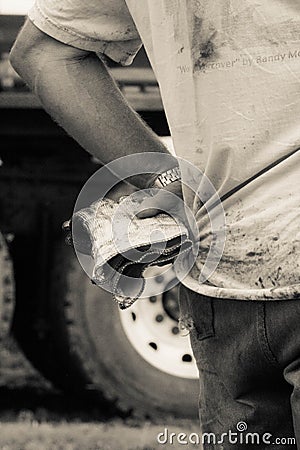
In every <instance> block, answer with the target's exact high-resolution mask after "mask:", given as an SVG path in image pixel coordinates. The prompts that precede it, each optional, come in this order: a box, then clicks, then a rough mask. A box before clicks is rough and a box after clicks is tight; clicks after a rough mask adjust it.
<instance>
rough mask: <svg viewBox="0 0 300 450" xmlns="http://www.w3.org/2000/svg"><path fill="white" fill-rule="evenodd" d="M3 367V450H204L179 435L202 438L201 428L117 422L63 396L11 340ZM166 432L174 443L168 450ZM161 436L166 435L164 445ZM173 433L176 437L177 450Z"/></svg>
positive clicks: (0, 359)
mask: <svg viewBox="0 0 300 450" xmlns="http://www.w3.org/2000/svg"><path fill="white" fill-rule="evenodd" d="M0 363H1V365H0V369H1V371H0V450H156V449H170V450H171V449H172V450H177V449H178V450H179V449H182V448H184V449H192V448H193V449H195V448H197V449H200V448H201V446H200V445H192V444H190V445H183V444H179V443H178V442H177V441H176V439H177V436H178V434H179V433H185V434H186V435H187V436H189V435H190V433H197V434H199V427H198V423H196V422H191V421H183V420H178V419H177V420H174V419H170V418H169V419H165V420H163V419H160V420H157V423H153V421H152V422H150V421H145V420H137V419H132V418H130V417H123V418H121V417H116V415H115V414H114V413H113V412H112V411H107V410H105V411H103V409H101V407H99V405H96V404H94V403H93V402H91V400H88V399H85V400H83V399H78V398H76V396H75V397H74V396H70V397H66V396H65V395H62V394H61V393H59V392H58V391H56V390H55V389H53V387H52V386H51V384H50V383H48V382H47V381H46V380H45V379H43V378H42V377H41V376H40V375H39V373H38V372H37V371H36V370H35V369H34V368H33V367H32V366H31V365H30V364H29V363H28V362H27V361H26V358H25V357H24V355H23V354H22V352H21V351H20V349H19V348H18V346H17V345H16V343H15V342H14V341H13V340H12V339H11V338H10V339H7V340H6V341H5V342H2V343H0ZM165 429H167V430H168V443H166V444H163V442H164V441H165V436H166V433H165ZM159 433H164V435H163V436H161V442H162V443H161V444H159V443H158V442H157V436H158V434H159ZM170 433H176V439H175V440H174V441H173V444H172V445H171V444H170V439H172V438H170ZM182 439H185V438H184V437H182Z"/></svg>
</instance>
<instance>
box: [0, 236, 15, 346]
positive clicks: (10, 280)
mask: <svg viewBox="0 0 300 450" xmlns="http://www.w3.org/2000/svg"><path fill="white" fill-rule="evenodd" d="M14 295H15V289H14V275H13V265H12V261H11V258H10V255H9V251H8V247H7V244H6V241H5V238H4V236H3V235H2V234H1V233H0V341H1V340H2V339H4V338H5V337H6V336H7V335H8V333H9V331H10V329H11V324H12V317H13V311H14V299H15V297H14Z"/></svg>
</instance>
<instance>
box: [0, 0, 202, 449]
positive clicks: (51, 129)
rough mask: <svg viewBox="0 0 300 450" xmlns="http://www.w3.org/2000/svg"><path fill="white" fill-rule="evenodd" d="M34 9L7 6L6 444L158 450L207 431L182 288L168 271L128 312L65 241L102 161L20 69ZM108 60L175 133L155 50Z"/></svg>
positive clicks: (1, 439) (1, 25)
mask: <svg viewBox="0 0 300 450" xmlns="http://www.w3.org/2000/svg"><path fill="white" fill-rule="evenodd" d="M32 3H33V1H32V0H22V1H18V0H0V422H1V424H0V448H1V449H2V448H3V449H4V448H5V449H6V450H7V449H25V448H26V449H27V448H28V449H29V448H30V449H31V448H39V449H44V448H45V449H48V448H51V449H56V448H68V449H73V448H74V449H76V448H81V449H92V448H95V449H96V448H99V449H100V448H101V449H102V448H103V449H104V448H113V449H123V448H124V449H125V448H126V449H130V448H132V449H133V448H136V449H138V448H141V449H142V448H144V449H146V448H156V445H157V444H155V436H156V435H155V433H156V434H157V432H158V431H157V430H161V429H163V426H165V425H166V424H171V425H172V426H173V427H179V428H180V427H181V428H182V427H183V429H185V431H186V430H187V429H190V428H191V427H196V425H195V422H194V421H195V419H196V418H197V395H198V394H197V392H198V381H197V370H196V367H195V362H194V359H193V357H192V353H191V349H190V346H189V342H188V338H187V337H182V336H181V334H180V331H179V328H178V317H179V310H178V291H177V288H173V289H171V290H168V284H170V283H171V281H172V280H171V279H170V277H167V278H166V277H165V275H164V273H163V272H162V270H161V269H159V268H156V269H154V271H155V273H154V275H155V282H156V283H158V284H160V285H161V286H162V287H163V288H164V290H165V291H166V292H165V293H164V294H162V295H159V296H152V297H149V298H148V299H146V300H143V301H141V302H137V303H136V304H135V305H134V306H133V307H132V308H130V309H129V310H126V311H124V312H121V311H119V310H118V308H117V306H116V305H115V304H114V302H113V301H112V299H111V296H110V295H109V294H108V293H106V292H104V291H101V290H100V289H99V288H97V287H95V286H93V285H92V284H91V283H90V280H89V279H88V278H87V276H86V275H85V273H84V272H83V271H82V269H81V267H80V266H79V264H78V262H77V260H76V257H75V256H74V253H73V250H72V249H71V248H70V247H67V246H66V245H65V243H64V237H63V235H62V232H61V224H62V223H63V222H64V221H65V220H67V219H68V218H69V217H71V215H72V210H73V207H74V203H75V200H76V198H77V196H78V194H79V192H80V189H81V188H82V186H83V184H84V183H85V181H86V180H87V179H88V178H89V176H90V175H91V174H92V173H93V172H95V171H96V170H97V169H98V168H99V163H98V162H97V161H95V160H93V159H92V158H91V157H90V155H88V153H87V152H85V151H84V150H83V149H82V148H81V147H80V146H79V145H78V144H77V143H75V142H74V141H73V140H72V139H71V138H70V137H69V136H67V135H66V133H65V132H64V131H63V130H62V129H61V128H59V127H58V126H57V125H56V124H55V123H54V122H53V121H52V120H51V118H50V117H49V116H48V115H47V114H46V113H45V112H44V111H43V109H42V107H41V105H40V103H39V101H38V100H37V98H35V96H34V95H33V94H32V93H31V92H29V90H28V88H27V87H26V85H25V84H24V82H23V81H22V80H21V78H20V77H19V76H18V75H17V74H16V73H15V72H14V70H13V69H12V67H11V66H10V63H9V60H8V55H9V50H10V48H11V46H12V44H13V42H14V40H15V38H16V35H17V33H18V30H19V29H20V27H21V26H22V24H23V23H24V20H25V15H26V12H27V11H28V9H29V8H30V6H31V5H32ZM108 64H109V66H110V68H111V73H112V75H113V77H114V78H115V79H116V81H117V83H118V84H119V87H120V89H121V90H122V92H123V94H124V95H125V96H126V97H127V99H128V100H129V102H130V103H131V105H132V106H133V108H135V110H136V111H138V113H139V114H140V115H141V116H142V117H143V119H144V120H145V121H146V122H147V123H148V124H149V125H150V126H151V127H152V128H153V130H154V131H155V132H156V133H157V134H158V135H160V136H162V137H164V136H168V135H169V129H168V125H167V121H166V118H165V114H164V111H163V106H162V103H161V98H160V94H159V89H158V85H157V82H156V80H155V77H154V74H153V72H152V70H151V68H150V65H149V62H148V60H147V57H146V55H145V52H144V51H143V50H141V51H140V53H139V55H138V56H137V58H136V60H135V62H134V64H133V66H131V67H130V68H120V67H118V66H117V65H116V64H114V63H112V62H111V63H110V62H108ZM66 423H67V425H66ZM74 423H75V424H77V425H76V426H75V425H74ZM104 424H105V425H104ZM55 427H56V428H55ZM59 427H60V428H59ZM82 427H83V428H82ZM84 427H88V428H84ZM141 429H142V430H143V432H142V433H141ZM57 430H59V432H60V438H58V434H57V433H58V431H57ZM112 436H113V437H112ZM113 439H116V440H115V441H114V440H113ZM171 448H176V446H175V445H173V446H172V447H171Z"/></svg>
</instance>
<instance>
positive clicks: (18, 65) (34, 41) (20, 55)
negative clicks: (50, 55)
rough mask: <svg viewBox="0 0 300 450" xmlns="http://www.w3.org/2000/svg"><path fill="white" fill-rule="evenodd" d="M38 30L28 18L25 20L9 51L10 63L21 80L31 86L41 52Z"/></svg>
mask: <svg viewBox="0 0 300 450" xmlns="http://www.w3.org/2000/svg"><path fill="white" fill-rule="evenodd" d="M41 34H42V32H40V31H39V30H38V29H37V28H36V27H35V26H34V25H33V24H32V23H31V22H30V21H29V20H27V21H26V22H25V25H24V27H23V29H22V30H21V31H20V33H19V35H18V37H17V39H16V41H15V43H14V45H13V47H12V49H11V51H10V57H9V59H10V63H11V65H12V67H13V68H14V69H15V71H16V72H17V73H18V74H19V75H20V77H22V78H23V80H24V81H25V82H26V83H27V84H28V85H29V86H32V81H33V79H34V77H35V74H36V72H37V70H38V68H37V66H38V60H39V54H40V53H41V48H40V47H41V42H42V41H41V38H40V35H41Z"/></svg>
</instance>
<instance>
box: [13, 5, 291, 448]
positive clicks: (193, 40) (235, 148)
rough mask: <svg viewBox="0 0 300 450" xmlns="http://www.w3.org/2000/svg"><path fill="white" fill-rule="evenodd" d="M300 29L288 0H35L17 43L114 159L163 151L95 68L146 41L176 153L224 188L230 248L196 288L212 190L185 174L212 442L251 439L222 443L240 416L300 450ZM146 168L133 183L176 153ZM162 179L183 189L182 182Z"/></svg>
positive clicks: (274, 444) (126, 60)
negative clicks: (192, 185) (193, 224)
mask: <svg viewBox="0 0 300 450" xmlns="http://www.w3.org/2000/svg"><path fill="white" fill-rule="evenodd" d="M299 23H300V4H299V2H298V1H297V0H289V1H286V0H276V1H274V0H265V1H264V2H248V1H246V0H231V1H229V0H216V1H214V2H211V1H209V0H189V1H185V0H126V1H125V0H114V1H109V0H98V1H95V0H89V1H87V2H86V3H85V4H84V5H82V2H81V1H80V0H60V1H59V0H55V1H53V0H52V1H50V0H37V3H36V5H35V6H34V8H33V9H32V10H31V11H30V13H29V20H28V21H27V22H26V24H25V26H24V28H23V30H22V31H21V33H20V35H19V38H18V39H17V41H16V43H15V46H14V48H13V50H12V55H11V61H12V64H13V66H14V67H15V69H16V70H17V71H18V72H19V73H20V75H21V76H22V77H23V78H24V79H25V81H27V83H28V84H29V86H30V87H31V88H32V89H33V90H34V91H35V93H36V94H37V95H38V96H39V98H40V100H41V101H42V104H43V105H44V107H45V109H46V110H47V111H48V112H49V113H50V114H51V115H52V117H53V118H54V119H55V120H56V121H58V123H60V124H61V125H62V126H63V127H64V128H65V129H66V130H67V131H68V132H69V133H70V134H71V135H72V136H73V137H74V138H75V139H76V140H77V141H78V142H79V143H80V144H81V145H82V146H83V147H84V148H85V149H86V150H87V151H89V152H90V153H92V154H93V155H95V156H96V157H98V158H99V159H100V160H101V161H102V162H103V163H107V162H109V161H112V160H114V159H116V158H119V157H120V156H124V155H127V154H131V153H140V152H142V153H148V152H156V153H158V154H159V153H163V154H165V153H166V152H167V151H166V149H165V148H164V146H163V145H162V144H161V143H160V141H159V140H158V138H157V137H156V136H155V135H154V134H153V133H152V132H151V131H150V130H149V129H148V128H147V127H146V126H145V125H144V124H143V123H142V121H141V120H140V119H139V117H138V116H137V115H136V114H135V113H134V112H133V111H132V110H131V109H130V107H129V106H128V105H127V104H126V102H125V101H124V99H123V98H122V96H121V94H120V92H119V91H118V89H117V87H116V86H115V84H114V82H113V81H112V79H111V77H110V75H109V73H108V72H107V70H106V67H105V63H104V62H103V57H102V55H106V56H108V57H109V58H111V59H113V60H115V61H117V62H120V63H121V64H125V65H126V64H130V63H131V61H132V59H133V57H134V55H135V54H136V52H137V51H138V49H139V47H140V44H141V40H142V42H143V44H144V46H145V48H146V51H147V53H148V56H149V59H150V61H151V64H152V66H153V69H154V71H155V74H156V76H157V79H158V82H159V85H160V89H161V94H162V99H163V102H164V107H165V110H166V114H167V117H168V121H169V125H170V129H171V133H172V137H173V140H174V144H175V150H176V153H177V155H178V156H180V157H183V158H186V159H187V160H189V161H190V162H191V163H193V164H194V165H195V166H196V167H197V168H199V169H200V170H201V171H202V172H203V173H204V174H205V175H206V176H207V177H208V179H209V180H210V181H211V183H212V185H213V187H214V190H215V191H216V193H217V194H218V196H219V197H220V198H221V201H222V205H223V208H224V211H225V215H226V243H225V247H224V252H223V255H222V258H221V259H220V262H219V264H218V267H217V268H216V270H215V271H214V272H213V273H212V274H210V275H209V278H208V279H207V280H205V282H203V280H202V279H201V277H200V275H201V273H202V269H203V267H204V266H205V260H206V258H207V255H208V252H209V249H210V248H211V247H212V246H213V244H214V235H213V232H212V230H211V229H210V223H209V220H208V215H207V211H208V210H212V211H213V210H214V208H213V206H214V205H213V204H212V203H210V205H209V207H208V203H209V202H210V201H211V199H212V197H213V196H211V195H210V194H209V193H207V192H206V184H205V183H203V179H201V181H199V186H198V194H199V197H200V200H201V201H199V200H198V197H197V195H195V194H194V195H192V194H191V191H190V190H189V189H186V186H185V178H184V176H183V186H182V187H183V194H184V200H185V202H186V204H187V205H188V206H189V207H190V208H191V209H192V211H193V213H194V216H195V218H196V221H197V225H198V228H199V233H200V234H199V236H200V237H199V238H200V251H199V255H198V257H197V260H196V264H195V266H194V267H193V269H192V271H191V273H190V274H189V275H188V276H187V277H186V278H185V279H184V280H183V284H184V286H182V287H181V295H180V303H181V308H182V310H183V311H185V313H186V315H185V316H184V317H183V319H185V323H186V324H187V325H189V326H190V329H191V333H190V334H191V341H192V345H193V350H194V354H195V357H196V360H197V364H198V368H199V373H200V386H201V389H200V418H201V428H202V431H203V432H204V433H215V435H216V436H218V437H220V439H218V442H219V443H216V444H215V445H213V446H210V444H207V446H205V448H216V449H218V448H220V449H221V448H226V449H230V448H239V449H241V448H244V446H245V445H246V444H245V443H243V442H239V444H236V443H233V442H230V440H229V439H228V435H227V437H224V438H221V436H222V434H223V433H228V432H229V430H231V431H232V432H242V431H243V430H242V429H241V428H240V426H237V425H238V424H239V425H240V423H243V424H244V425H243V426H244V430H245V426H246V427H248V431H249V432H251V433H258V435H259V437H260V439H261V440H260V441H259V443H256V444H255V445H257V448H260V449H263V448H279V449H280V448H286V447H287V446H286V445H285V444H284V443H283V442H284V441H283V440H280V438H283V437H293V436H294V435H295V436H296V438H297V441H298V446H299V448H300V339H299V336H300V327H299V319H300V302H299V290H300V289H299V288H300V284H299V257H298V254H299V253H298V251H299V243H300V237H299V189H298V185H299V154H300V152H299V144H300V142H299V141H300V135H299V131H298V129H299V127H298V120H299V119H298V118H299V113H300V102H299V88H300V27H299ZM97 54H98V56H99V57H98V56H97ZM159 159H160V158H158V160H159ZM150 165H151V167H149V172H151V173H152V175H149V176H145V175H143V176H140V177H136V178H135V180H134V183H135V184H136V186H137V187H139V188H144V187H148V186H149V185H151V183H153V181H154V179H153V172H156V173H157V174H160V173H165V172H166V171H167V170H169V169H173V168H174V167H175V166H176V160H173V159H171V162H170V163H168V164H166V166H165V167H155V161H153V159H152V160H151V164H150ZM139 169H141V171H142V169H144V168H139V167H135V168H134V170H135V172H136V171H138V170H139ZM167 189H170V190H171V191H172V192H174V193H176V194H178V195H180V189H181V187H180V182H179V181H178V180H177V181H175V182H174V183H171V184H170V185H168V186H167ZM203 199H204V200H203ZM146 206H147V207H149V208H152V210H150V212H149V210H148V211H146V213H145V215H147V214H152V213H155V212H156V210H157V208H161V209H165V210H168V205H164V196H154V197H153V199H150V200H148V203H147V204H146ZM173 208H174V205H173ZM265 433H267V434H268V433H269V434H270V435H272V438H271V440H270V439H269V440H268V439H267V438H266V439H265V440H262V437H263V435H264V434H265ZM277 438H278V440H276V439H277Z"/></svg>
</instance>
